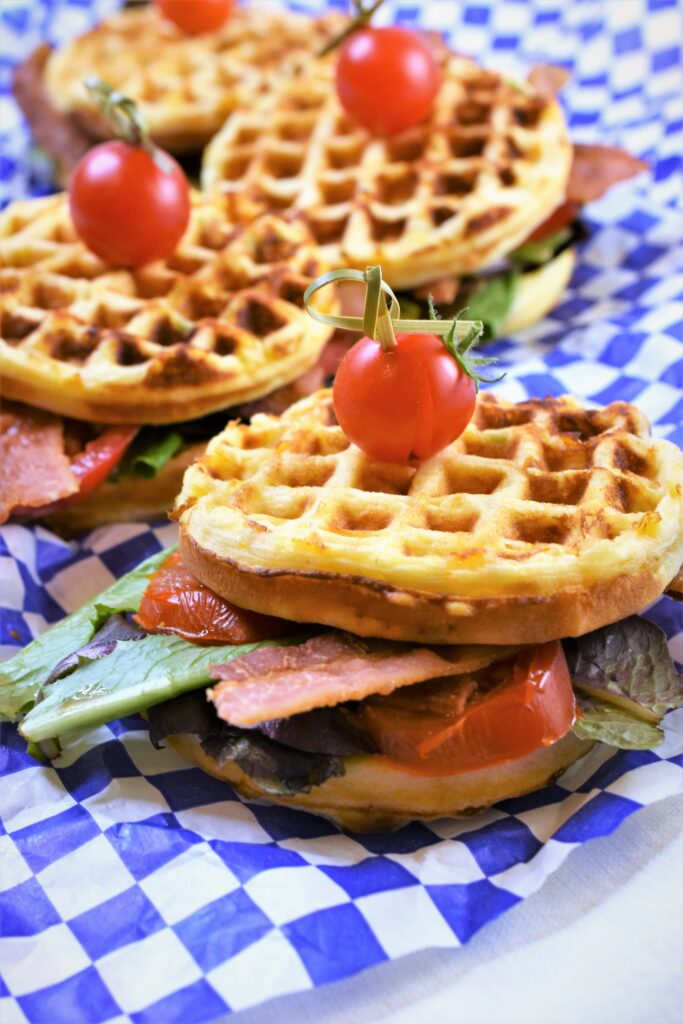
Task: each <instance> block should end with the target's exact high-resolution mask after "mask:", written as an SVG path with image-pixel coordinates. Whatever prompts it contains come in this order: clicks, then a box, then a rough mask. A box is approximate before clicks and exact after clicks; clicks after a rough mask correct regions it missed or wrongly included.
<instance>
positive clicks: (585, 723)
mask: <svg viewBox="0 0 683 1024" xmlns="http://www.w3.org/2000/svg"><path fill="white" fill-rule="evenodd" d="M577 703H578V705H579V710H580V712H581V714H580V717H579V718H577V719H576V722H575V723H574V733H575V734H576V735H577V736H578V737H579V738H580V739H582V740H599V741H600V742H601V743H607V744H608V746H610V747H618V748H619V749H621V750H652V749H654V747H658V746H659V745H660V743H662V742H663V741H664V732H663V731H662V729H660V728H659V727H658V726H656V725H653V724H652V723H651V722H644V721H643V720H642V719H641V718H636V716H635V715H632V714H630V713H629V712H628V711H626V710H625V709H624V708H618V707H615V706H614V705H610V704H598V703H592V702H590V703H589V704H588V705H583V702H582V701H581V700H580V699H579V700H578V702H577Z"/></svg>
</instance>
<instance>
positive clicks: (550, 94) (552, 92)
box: [527, 64, 571, 100]
mask: <svg viewBox="0 0 683 1024" xmlns="http://www.w3.org/2000/svg"><path fill="white" fill-rule="evenodd" d="M570 77H571V76H570V74H569V72H568V71H567V69H566V68H558V67H557V65H556V64H536V66H535V67H533V68H532V69H531V71H530V72H529V74H528V75H527V82H528V83H529V85H531V86H532V87H533V88H534V89H535V90H536V92H537V93H538V94H539V96H543V98H544V99H547V100H554V99H555V97H556V96H557V94H558V92H560V90H561V89H564V87H565V85H566V84H567V82H568V81H569V79H570Z"/></svg>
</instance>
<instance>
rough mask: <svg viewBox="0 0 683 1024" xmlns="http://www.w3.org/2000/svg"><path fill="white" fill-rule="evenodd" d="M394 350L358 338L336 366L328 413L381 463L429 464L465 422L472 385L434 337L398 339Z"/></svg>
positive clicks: (470, 409) (471, 405) (471, 403)
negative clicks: (426, 461)
mask: <svg viewBox="0 0 683 1024" xmlns="http://www.w3.org/2000/svg"><path fill="white" fill-rule="evenodd" d="M396 342H397V345H396V348H394V349H392V350H390V351H388V352H385V351H384V349H383V348H382V346H381V345H380V343H379V342H377V341H373V340H372V338H367V337H366V338H361V340H360V341H359V342H357V343H356V344H355V345H354V346H353V348H352V349H350V350H349V351H348V352H347V354H346V355H345V356H344V358H343V359H342V361H341V364H340V366H339V370H338V371H337V376H336V377H335V381H334V392H333V394H334V409H335V412H336V414H337V419H338V421H339V425H340V427H341V428H342V430H343V431H344V433H345V434H346V436H347V437H348V438H350V439H351V441H353V442H354V444H357V445H358V447H359V448H362V449H363V451H364V452H367V454H368V455H370V456H372V458H373V459H379V460H380V461H381V462H410V461H413V460H422V459H427V458H429V456H430V455H433V454H434V453H435V452H438V451H440V449H441V448H445V446H446V445H447V444H450V442H451V441H453V440H454V439H455V438H456V437H459V436H460V434H462V432H463V430H464V429H465V427H466V426H467V424H468V423H469V421H470V420H471V418H472V413H473V412H474V405H475V400H476V392H475V387H474V382H473V381H472V380H471V378H470V377H468V376H467V374H465V373H463V371H462V370H461V369H460V367H459V366H458V364H457V362H456V361H455V359H454V358H453V357H452V356H451V355H450V353H449V352H448V350H447V349H446V348H445V347H444V344H443V342H442V341H440V339H439V338H437V337H436V336H435V335H433V334H397V335H396Z"/></svg>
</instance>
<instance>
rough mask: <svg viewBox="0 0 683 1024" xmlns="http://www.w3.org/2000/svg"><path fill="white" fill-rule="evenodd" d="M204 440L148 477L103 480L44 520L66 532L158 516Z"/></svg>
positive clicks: (190, 446)
mask: <svg viewBox="0 0 683 1024" xmlns="http://www.w3.org/2000/svg"><path fill="white" fill-rule="evenodd" d="M205 447H206V445H205V444H204V443H200V444H193V445H189V446H188V447H186V448H183V449H182V451H180V452H179V453H178V454H177V455H176V456H175V458H173V459H171V460H170V461H169V462H167V463H166V465H165V466H164V468H163V469H162V470H161V472H160V473H157V475H156V476H155V477H153V479H151V480H145V479H143V478H142V477H139V476H128V477H124V478H123V480H120V481H118V482H111V481H107V482H106V483H104V484H103V485H102V486H101V487H99V488H98V489H97V490H96V491H95V492H94V493H93V494H91V495H90V496H89V497H87V498H84V499H82V500H81V501H78V502H75V503H74V504H73V505H69V506H67V507H66V508H63V509H61V510H60V511H59V512H55V513H54V515H51V516H48V517H47V519H46V520H45V522H46V523H47V524H48V525H49V526H50V527H52V528H53V529H55V530H57V532H58V533H62V534H64V535H66V536H73V535H74V534H77V533H84V532H85V531H86V530H94V529H95V528H96V527H98V526H108V525H109V524H110V523H130V522H143V521H144V520H147V519H153V518H161V517H163V516H165V515H166V514H167V512H168V510H169V509H170V508H171V507H172V506H173V502H174V500H175V498H176V495H177V494H178V491H179V490H180V487H181V485H182V482H183V474H184V472H185V470H186V469H187V467H188V466H189V465H190V463H192V462H194V460H195V459H198V458H199V456H200V455H201V454H202V453H203V451H204V449H205Z"/></svg>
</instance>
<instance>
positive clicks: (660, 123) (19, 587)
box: [0, 0, 683, 1024]
mask: <svg viewBox="0 0 683 1024" xmlns="http://www.w3.org/2000/svg"><path fill="white" fill-rule="evenodd" d="M112 6H113V4H112V3H108V4H105V3H99V4H95V3H92V4H89V3H88V2H87V0H68V2H67V0H61V2H59V0H33V2H28V0H25V2H22V0H20V2H16V0H10V2H9V3H5V4H4V5H3V13H2V15H0V48H1V49H0V57H1V62H0V75H1V76H3V77H2V86H1V88H2V90H3V91H2V94H1V95H0V104H1V106H0V124H1V125H2V132H3V133H4V134H2V135H0V154H1V155H0V177H1V178H2V180H1V181H0V198H2V199H4V200H6V199H8V198H12V197H17V196H21V195H27V194H31V193H34V194H35V193H38V192H41V191H46V190H47V189H48V188H49V173H48V170H47V168H46V167H45V166H44V165H43V164H42V163H41V160H40V158H39V157H37V156H36V155H35V154H32V153H31V152H30V150H29V139H28V135H27V132H26V129H25V127H24V126H23V124H22V122H21V119H20V117H19V115H18V113H17V111H16V109H15V108H14V107H13V105H12V102H11V99H10V97H9V84H8V79H9V73H10V70H11V65H12V62H13V61H15V60H16V59H17V57H18V56H19V55H20V54H23V53H26V52H27V51H28V50H29V49H30V47H31V46H32V45H34V44H36V43H37V42H38V41H40V40H42V39H48V40H50V41H53V42H55V41H60V40H62V39H64V38H66V37H68V36H69V35H70V34H73V33H74V32H79V31H82V30H83V29H84V28H85V27H87V25H88V24H90V23H92V22H93V21H94V20H96V18H97V17H98V16H99V14H101V13H102V11H103V10H106V9H111V7H112ZM291 6H292V7H295V8H296V9H299V10H305V11H310V12H315V11H319V10H320V9H322V8H323V7H324V6H325V5H324V4H322V3H316V2H314V0H311V2H307V3H296V4H295V3H293V4H292V5H291ZM336 6H342V7H344V4H343V3H342V4H337V5H336ZM382 16H383V18H385V19H389V18H392V17H393V18H395V19H397V20H400V21H401V22H403V23H406V24H416V23H421V24H424V25H427V26H429V27H431V28H435V29H438V30H441V31H444V32H446V33H448V34H449V35H450V38H451V40H452V42H453V43H454V45H455V46H456V47H457V48H458V49H459V50H461V51H463V52H471V53H474V54H477V55H478V56H479V57H480V58H481V59H482V60H483V61H484V62H485V63H486V62H487V61H488V62H491V63H492V64H495V65H496V66H501V65H502V66H503V67H508V68H510V70H511V71H514V70H517V71H519V70H520V69H523V70H526V69H528V67H529V66H530V65H531V64H532V63H533V62H539V61H540V62H555V63H559V64H562V65H565V66H567V67H569V68H570V69H571V71H572V81H571V85H570V86H569V87H568V89H567V90H566V94H565V96H564V100H565V103H566V105H567V110H568V114H569V119H570V123H571V125H572V130H573V135H574V137H575V139H576V140H578V141H601V142H612V143H617V144H623V145H625V146H627V147H628V148H629V149H630V150H631V151H632V152H634V153H637V154H638V155H639V156H643V157H645V159H647V160H648V161H649V162H650V164H651V167H652V171H651V174H650V175H649V176H648V175H643V176H641V177H640V178H639V179H637V180H635V181H634V182H632V183H627V184H624V185H622V186H620V187H618V188H615V189H614V190H613V191H612V192H611V193H610V195H609V197H608V198H607V199H605V200H603V201H601V202H599V203H595V204H593V205H592V206H590V207H589V208H588V211H587V221H588V225H589V228H590V231H591V234H590V237H589V239H588V241H587V242H585V243H584V244H583V246H582V249H581V253H580V259H579V263H578V267H577V270H576V272H575V274H574V278H573V281H572V284H571V287H570V289H569V291H568V294H567V296H566V298H565V299H564V301H563V302H562V303H561V304H560V306H559V307H557V308H556V309H555V310H554V311H553V313H552V314H551V316H550V317H548V318H547V319H546V320H545V321H543V322H542V323H541V324H539V325H538V326H537V327H535V328H533V329H531V330H529V331H526V332H525V333H524V334H523V335H521V336H520V337H519V338H517V339H516V340H515V341H514V342H513V341H510V340H503V341H501V342H499V343H497V345H496V346H495V347H494V352H495V354H496V355H498V356H499V357H500V359H501V360H502V362H503V364H504V366H505V369H507V371H508V376H507V378H506V379H505V381H504V382H503V383H502V384H500V385H498V390H499V391H500V393H501V394H503V395H504V396H505V397H506V398H512V399H515V400H516V399H522V398H525V397H526V396H527V395H547V394H552V395H558V394H561V393H563V392H572V393H574V394H576V395H579V396H580V397H582V398H584V399H588V400H592V401H594V402H598V403H605V402H609V401H612V400H613V399H617V398H621V399H626V400H628V401H629V402H635V403H637V404H638V405H639V406H640V407H641V408H642V409H643V410H644V411H645V412H646V413H647V415H648V416H649V417H650V418H651V419H652V421H653V422H654V424H655V430H656V432H657V433H658V435H660V436H663V437H669V438H671V439H672V440H673V441H675V442H677V443H678V444H681V443H683V428H682V426H681V423H682V420H683V302H682V301H681V299H682V298H683V290H682V288H681V282H682V277H683V275H682V273H681V270H682V262H683V261H682V259H681V251H680V240H681V238H682V237H683V215H682V214H681V211H680V209H678V208H677V199H678V196H679V195H680V192H681V156H680V154H681V151H682V145H681V134H682V131H681V129H682V127H683V112H682V110H681V98H682V95H683V89H682V88H681V86H682V83H681V21H680V10H679V9H677V0H629V2H628V3H625V2H622V0H612V2H608V0H603V2H598V0H573V2H572V3H565V2H562V0H538V2H533V0H499V2H497V3H486V2H485V0H480V2H477V3H475V2H469V0H457V2H455V0H454V2H451V0H434V2H423V3H417V2H415V3H407V2H396V3H387V4H386V9H384V10H383V12H382ZM0 536H1V540H0V555H1V556H2V572H1V574H0V579H1V584H2V586H1V598H0V601H1V603H2V607H3V619H2V642H3V644H4V645H5V646H4V647H3V653H5V654H7V655H9V654H10V653H12V651H13V650H14V649H16V645H18V644H25V643H27V642H28V641H29V640H30V639H31V638H32V637H33V636H35V635H36V634H38V633H40V632H41V630H43V629H44V628H45V627H46V625H48V624H49V623H51V622H54V621H56V620H57V619H59V618H60V617H61V616H62V615H63V614H64V613H65V612H67V611H72V610H74V609H75V608H77V607H78V606H79V605H80V604H81V603H82V602H83V601H84V600H85V599H86V598H88V597H90V596H91V595H92V594H94V593H96V592H97V591H99V590H101V589H102V588H104V587H105V586H107V585H108V584H109V583H111V581H112V580H113V579H114V578H116V577H118V576H120V575H121V574H122V573H124V572H126V571H128V570H129V569H131V568H132V567H133V566H134V565H135V564H136V563H137V562H138V561H140V560H141V559H142V558H144V557H145V556H147V555H149V554H151V553H152V552H154V551H156V550H158V549H159V548H160V547H161V546H162V545H164V544H166V543H169V542H170V541H171V540H172V539H173V528H172V527H171V526H167V525H161V526H157V527H153V526H145V525H136V526H122V527H116V528H108V529H102V530H98V531H96V532H95V533H93V534H91V535H90V536H89V537H87V538H85V539H84V540H83V541H81V542H76V543H71V544H67V543H65V542H63V541H61V540H59V539H58V538H57V537H55V536H53V535H51V534H50V533H48V532H47V531H45V530H43V529H41V528H28V527H20V526H8V527H5V528H4V529H3V530H2V531H0ZM648 614H650V615H651V616H652V618H653V619H655V620H656V621H657V622H658V623H660V624H661V625H662V626H663V627H664V628H665V629H666V630H667V633H668V635H669V637H670V639H671V645H672V651H673V653H674V657H676V658H677V660H678V661H679V662H681V661H683V609H682V606H681V605H674V603H673V602H671V601H669V600H667V599H663V600H662V601H661V602H660V603H659V604H658V605H657V606H656V607H655V608H654V609H653V610H652V611H651V612H650V613H648ZM3 743H4V746H3V748H2V752H1V753H0V768H1V774H2V777H1V778H0V809H1V812H2V818H3V820H4V828H2V827H0V855H1V857H2V861H1V868H0V890H1V891H0V931H1V933H2V938H1V939H0V962H1V963H2V965H3V969H4V974H3V980H2V981H1V982H0V997H1V998H0V1019H2V1020H3V1021H15V1020H16V1021H25V1020H28V1021H35V1022H45V1021H50V1022H51V1024H57V1022H60V1021H64V1022H75V1021H88V1022H99V1021H108V1020H116V1021H127V1020H132V1021H136V1022H138V1021H139V1022H142V1021H155V1022H158V1021H164V1022H174V1021H178V1022H180V1021H182V1022H188V1021H197V1022H198V1021H209V1020H212V1019H215V1018H217V1017H220V1016H221V1015H224V1014H227V1013H229V1012H232V1011H237V1010H240V1009H242V1008H245V1007H248V1006H252V1005H254V1004H257V1003H259V1002H262V1001H264V1000H266V999H269V998H271V997H273V996H278V995H282V994H284V993H289V992H296V991H301V990H304V989H310V988H313V987H315V986H318V985H323V984H325V983H326V982H330V981H334V980H337V979H340V978H346V977H349V976H351V975H353V974H354V973H356V972H358V971H361V970H363V969H365V968H367V967H370V966H372V965H373V964H377V963H381V962H382V961H385V960H388V959H395V958H398V957H400V956H402V955H404V954H406V953H410V952H413V951H415V950H420V949H425V948H427V947H430V946H458V945H460V944H462V943H465V942H467V941H468V939H469V938H470V937H471V936H472V935H473V934H474V933H475V932H476V931H477V930H478V929H479V928H481V927H482V925H484V924H486V923H487V922H488V921H490V920H492V919H493V918H495V917H496V916H497V915H498V914H500V913H502V912H503V911H504V910H507V909H508V907H511V906H513V905H514V904H515V903H517V902H519V901H520V900H522V899H524V898H525V897H527V896H529V895H531V894H532V893H534V892H535V891H536V890H538V889H539V887H540V886H541V885H542V884H543V882H544V880H545V879H546V878H547V877H548V875H549V874H550V873H551V872H553V871H554V870H555V869H556V868H558V867H559V865H560V864H562V862H563V861H564V860H565V858H566V857H567V856H568V854H569V853H570V852H571V851H572V850H573V849H574V848H575V847H576V846H577V845H579V844H581V843H584V842H586V841H587V840H589V839H591V838H594V837H595V836H604V835H606V834H608V833H610V832H612V830H613V829H615V828H616V827H617V826H618V825H619V824H620V823H621V822H622V821H624V819H625V818H627V817H628V815H630V814H631V813H633V811H636V810H638V808H640V807H642V806H644V805H646V804H649V803H651V802H653V801H655V800H660V799H662V798H663V797H665V796H668V795H670V794H673V793H676V792H680V791H681V789H683V757H682V753H683V712H678V713H674V714H672V715H670V716H669V718H668V725H667V739H666V743H665V744H664V745H663V746H662V747H660V748H659V749H658V750H657V751H656V752H652V751H643V752H641V751H639V752H630V753H623V752H622V753H614V752H613V751H611V750H610V749H609V748H606V747H598V748H597V749H596V750H595V751H594V752H593V753H592V754H591V755H589V757H588V758H587V759H584V760H583V761H582V762H580V763H579V764H577V765H575V766H574V767H573V768H572V769H571V770H570V771H569V772H568V773H567V774H565V775H564V776H563V777H562V778H561V779H559V780H558V782H557V783H556V784H555V785H554V786H551V787H548V788H546V789H543V790H541V791H540V792H537V793H535V794H533V795H532V796H529V797H524V798H521V799H517V800H511V801H508V802H506V803H504V804H502V805H500V806H499V807H496V808H495V809H491V810H489V811H487V812H486V813H484V814H481V815H479V816H477V817H475V818H471V819H468V820H458V821H452V820H448V821H446V820H444V821H439V822H432V823H430V824H412V825H408V826H406V827H405V828H402V829H400V830H399V831H397V832H395V833H393V834H391V835H382V836H378V835H372V836H370V835H362V836H361V835H355V836H349V835H344V834H341V833H340V832H339V831H337V829H335V828H334V827H333V826H331V825H329V824H328V823H326V822H325V821H323V820H322V819H319V818H315V817H312V816H309V815H307V814H304V813H299V812H293V811H288V810H285V809H279V808H275V807H268V806H257V805H255V804H247V803H245V802H243V801H242V800H241V799H240V798H239V797H237V796H236V795H235V794H234V793H233V792H232V790H231V789H230V788H229V787H228V786H226V785H224V784H222V783H219V782H217V781H215V780H213V779H211V778H209V777H208V776H206V775H204V774H202V773H201V772H199V771H198V770H196V769H193V768H189V767H187V765H186V764H185V762H182V761H181V760H179V759H178V758H176V756H175V755H174V754H173V753H171V752H170V751H168V750H162V751H155V750H154V749H153V748H152V746H151V745H150V743H149V742H148V739H147V734H146V727H145V723H144V721H143V720H142V719H141V718H138V717H134V718H128V719H124V720H123V721H119V722H115V723H112V724H111V725H109V726H107V727H103V728H101V729H98V730H96V731H94V732H91V733H88V734H87V735H80V736H77V737H76V738H74V739H73V740H72V741H71V742H70V743H69V744H68V745H67V746H66V749H65V752H64V755H63V756H62V757H61V758H60V759H59V760H58V761H57V762H56V763H55V765H54V766H53V767H49V768H46V767H39V766H38V765H37V764H35V763H34V762H33V761H32V760H31V759H30V758H29V757H28V756H27V755H26V753H25V750H24V743H23V742H22V741H21V740H20V739H19V738H18V736H17V733H16V731H15V730H14V729H13V728H11V727H9V726H4V727H3Z"/></svg>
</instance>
